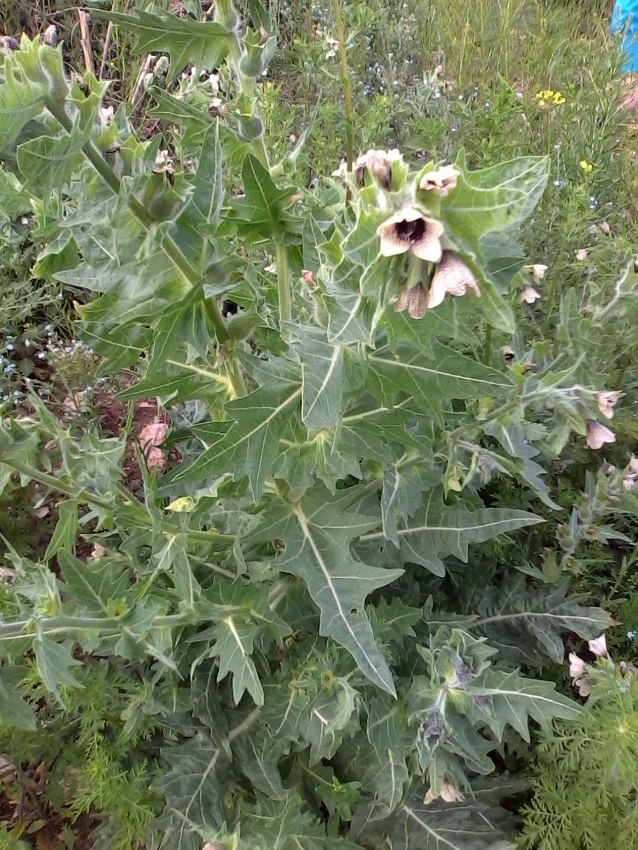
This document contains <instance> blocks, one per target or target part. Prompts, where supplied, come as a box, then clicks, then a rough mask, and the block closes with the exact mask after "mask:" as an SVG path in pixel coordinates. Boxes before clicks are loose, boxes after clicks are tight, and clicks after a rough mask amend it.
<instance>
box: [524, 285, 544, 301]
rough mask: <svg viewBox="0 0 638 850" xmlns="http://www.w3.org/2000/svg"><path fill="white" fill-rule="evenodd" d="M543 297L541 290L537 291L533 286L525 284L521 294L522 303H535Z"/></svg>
mask: <svg viewBox="0 0 638 850" xmlns="http://www.w3.org/2000/svg"><path fill="white" fill-rule="evenodd" d="M540 297H541V294H540V292H537V291H536V290H535V289H534V287H533V286H524V287H523V291H522V292H521V294H520V301H521V303H525V304H533V303H534V302H535V301H538V299H539V298H540Z"/></svg>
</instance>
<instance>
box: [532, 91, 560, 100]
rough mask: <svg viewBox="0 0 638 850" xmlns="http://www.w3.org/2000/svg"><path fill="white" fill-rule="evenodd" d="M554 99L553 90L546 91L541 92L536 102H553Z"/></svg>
mask: <svg viewBox="0 0 638 850" xmlns="http://www.w3.org/2000/svg"><path fill="white" fill-rule="evenodd" d="M559 94H560V92H559ZM553 97H554V92H553V91H552V90H551V89H544V90H543V91H539V93H538V94H537V95H536V100H551V99H552V98H553Z"/></svg>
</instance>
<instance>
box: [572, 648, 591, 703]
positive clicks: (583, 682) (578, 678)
mask: <svg viewBox="0 0 638 850" xmlns="http://www.w3.org/2000/svg"><path fill="white" fill-rule="evenodd" d="M586 669H587V667H586V664H585V662H584V661H583V660H582V658H579V657H578V656H577V655H575V654H574V653H573V652H570V653H569V675H570V677H571V679H572V681H573V683H574V685H575V687H577V688H578V693H579V694H580V695H581V697H588V696H589V695H590V693H591V687H590V685H589V682H588V681H587V676H586V675H585V673H586Z"/></svg>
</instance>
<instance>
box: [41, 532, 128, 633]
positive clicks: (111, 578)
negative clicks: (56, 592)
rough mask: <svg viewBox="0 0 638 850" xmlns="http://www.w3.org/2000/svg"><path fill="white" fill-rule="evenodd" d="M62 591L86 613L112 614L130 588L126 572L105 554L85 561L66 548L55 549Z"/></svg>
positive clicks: (107, 615)
mask: <svg viewBox="0 0 638 850" xmlns="http://www.w3.org/2000/svg"><path fill="white" fill-rule="evenodd" d="M58 562H59V564H60V568H61V570H62V575H63V576H64V583H65V591H66V593H67V594H68V596H69V597H70V598H71V599H72V600H73V601H74V602H75V603H76V605H78V607H79V608H80V609H81V610H82V611H84V612H86V613H87V614H89V615H97V616H100V615H101V616H103V617H112V616H114V610H115V607H116V606H118V604H119V603H120V602H122V601H123V600H124V599H125V598H126V596H127V592H128V589H129V584H130V580H129V576H128V574H127V573H126V571H124V570H122V568H121V567H116V566H115V565H114V564H113V562H112V561H110V560H109V559H108V558H101V559H100V560H99V561H89V562H88V563H86V564H85V563H84V562H83V561H80V559H79V558H76V557H75V556H74V555H72V554H71V553H70V552H68V551H67V550H66V549H62V550H61V551H60V552H59V553H58Z"/></svg>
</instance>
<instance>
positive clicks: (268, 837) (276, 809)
mask: <svg viewBox="0 0 638 850" xmlns="http://www.w3.org/2000/svg"><path fill="white" fill-rule="evenodd" d="M242 839H245V841H246V844H245V850H264V848H268V850H359V848H358V845H355V844H353V843H352V842H351V841H348V840H347V839H346V838H341V837H340V836H330V835H328V834H327V833H326V830H325V827H324V826H323V824H322V823H321V822H320V821H319V820H317V819H316V818H315V817H314V816H313V815H312V814H311V813H310V812H308V811H307V810H306V804H305V802H304V801H303V800H302V798H301V797H299V796H297V795H296V794H295V793H294V792H293V793H290V794H288V796H287V797H286V799H285V800H284V801H282V802H276V801H274V800H269V799H267V798H265V797H262V796H259V798H258V802H257V805H256V806H255V807H253V808H251V809H249V810H247V811H246V812H245V814H244V817H243V818H242ZM242 850H244V848H243V847H242Z"/></svg>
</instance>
